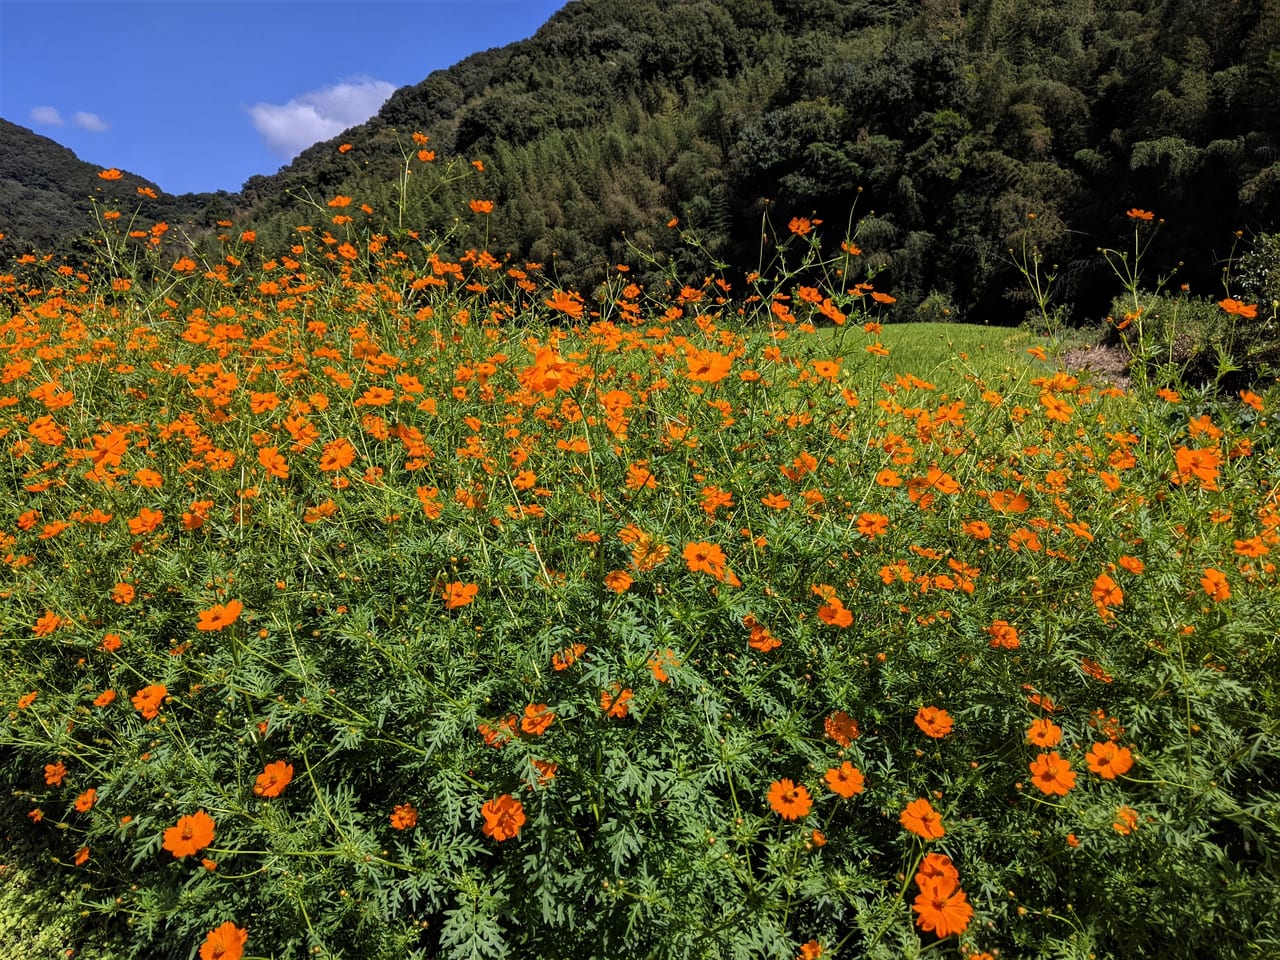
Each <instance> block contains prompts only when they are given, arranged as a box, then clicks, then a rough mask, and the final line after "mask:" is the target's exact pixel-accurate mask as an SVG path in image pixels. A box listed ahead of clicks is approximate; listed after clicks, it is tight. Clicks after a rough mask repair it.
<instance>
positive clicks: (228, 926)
mask: <svg viewBox="0 0 1280 960" xmlns="http://www.w3.org/2000/svg"><path fill="white" fill-rule="evenodd" d="M247 939H249V931H248V930H245V929H244V928H242V927H237V926H236V925H235V924H234V923H232V922H231V921H230V920H228V921H227V922H226V923H224V924H222V926H220V927H216V928H214V929H213V930H210V931H209V933H208V934H207V935H206V936H205V938H204V943H202V944H200V960H240V958H241V957H242V956H244V943H245V941H246V940H247Z"/></svg>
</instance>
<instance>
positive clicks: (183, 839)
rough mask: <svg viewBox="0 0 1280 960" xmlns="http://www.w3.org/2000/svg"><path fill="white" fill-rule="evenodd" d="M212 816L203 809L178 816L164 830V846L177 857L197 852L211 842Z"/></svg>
mask: <svg viewBox="0 0 1280 960" xmlns="http://www.w3.org/2000/svg"><path fill="white" fill-rule="evenodd" d="M213 827H214V824H213V817H211V816H209V815H208V814H207V813H205V812H204V811H203V810H197V811H196V812H195V813H193V814H191V815H190V816H182V817H179V818H178V822H177V823H176V824H174V825H173V826H172V827H170V828H169V829H168V830H166V831H165V832H164V848H165V849H166V850H168V851H169V852H170V853H172V854H173V855H174V856H175V857H177V858H178V859H182V858H183V857H189V856H191V855H192V854H196V853H199V852H200V851H201V850H203V849H204V848H205V847H207V846H209V844H211V843H213Z"/></svg>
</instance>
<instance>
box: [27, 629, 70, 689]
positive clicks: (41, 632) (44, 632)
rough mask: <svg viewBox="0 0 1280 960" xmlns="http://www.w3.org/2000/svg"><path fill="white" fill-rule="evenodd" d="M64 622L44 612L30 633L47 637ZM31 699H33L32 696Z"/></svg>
mask: <svg viewBox="0 0 1280 960" xmlns="http://www.w3.org/2000/svg"><path fill="white" fill-rule="evenodd" d="M66 622H67V621H66V620H64V619H63V618H62V617H60V616H58V615H57V614H56V613H54V612H53V611H52V610H46V611H45V612H44V616H42V617H41V618H40V619H39V620H37V621H36V622H35V625H34V626H33V627H32V628H31V632H32V633H34V634H35V635H36V636H37V637H47V636H48V635H49V634H51V633H53V632H54V631H55V630H57V629H58V628H59V627H60V626H62V625H63V624H64V623H66ZM32 699H34V696H33V698H32Z"/></svg>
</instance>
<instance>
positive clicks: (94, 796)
mask: <svg viewBox="0 0 1280 960" xmlns="http://www.w3.org/2000/svg"><path fill="white" fill-rule="evenodd" d="M97 802H98V791H97V789H96V788H92V787H91V788H90V789H88V790H86V791H85V792H84V793H82V794H80V796H78V797H76V809H77V810H78V811H80V812H81V813H88V812H89V811H90V810H92V809H93V805H94V804H95V803H97Z"/></svg>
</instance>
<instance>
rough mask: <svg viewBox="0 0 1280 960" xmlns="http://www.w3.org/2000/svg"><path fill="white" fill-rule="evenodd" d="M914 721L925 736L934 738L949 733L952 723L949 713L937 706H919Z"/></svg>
mask: <svg viewBox="0 0 1280 960" xmlns="http://www.w3.org/2000/svg"><path fill="white" fill-rule="evenodd" d="M915 722H916V726H917V727H919V728H920V730H921V731H922V732H923V733H924V735H925V736H926V737H933V738H934V739H935V740H936V739H939V738H941V737H945V736H946V735H947V734H948V733H950V732H951V728H952V725H953V724H952V720H951V715H950V714H949V713H947V711H945V710H941V709H939V708H938V707H921V708H920V709H919V710H917V711H916V719H915Z"/></svg>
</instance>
